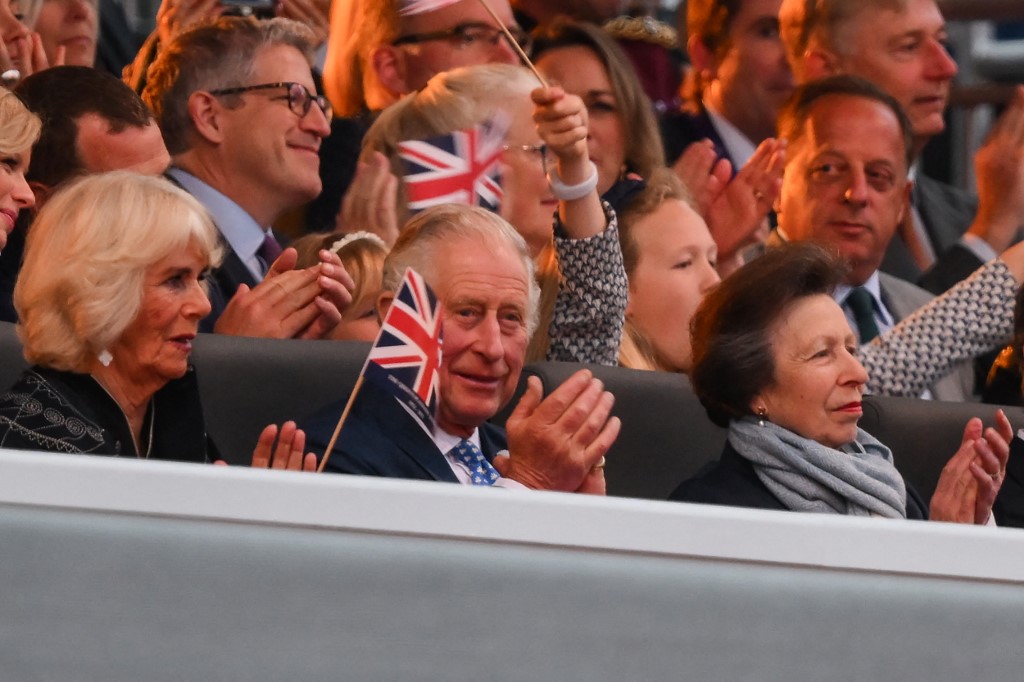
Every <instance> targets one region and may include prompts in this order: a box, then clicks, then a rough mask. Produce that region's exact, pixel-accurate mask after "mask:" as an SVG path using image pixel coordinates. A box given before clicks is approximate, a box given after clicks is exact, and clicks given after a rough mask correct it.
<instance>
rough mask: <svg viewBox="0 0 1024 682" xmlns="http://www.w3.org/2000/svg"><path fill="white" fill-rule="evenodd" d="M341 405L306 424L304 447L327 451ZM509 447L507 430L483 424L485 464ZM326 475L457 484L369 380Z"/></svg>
mask: <svg viewBox="0 0 1024 682" xmlns="http://www.w3.org/2000/svg"><path fill="white" fill-rule="evenodd" d="M344 407H345V404H344V403H343V402H337V403H334V404H331V405H328V406H327V407H325V408H323V409H322V410H320V411H318V412H317V413H316V414H314V415H312V416H310V417H308V418H306V419H304V420H302V421H301V422H300V423H299V428H301V429H303V430H305V432H306V448H307V450H312V451H313V452H316V453H317V454H318V455H319V454H320V453H322V452H323V451H324V450H325V449H326V448H327V443H328V442H330V439H331V434H333V433H334V427H335V425H336V424H337V423H338V418H339V417H340V416H341V412H342V410H343V409H344ZM505 447H506V441H505V431H504V430H503V429H501V428H500V427H497V426H494V425H492V424H487V423H484V424H481V425H480V449H481V451H482V452H483V454H484V456H485V457H486V458H487V461H488V462H490V461H492V460H493V459H494V455H495V454H497V453H498V452H499V451H501V450H504V449H505ZM324 471H331V472H334V473H342V474H359V475H363V476H383V477H386V478H406V479H413V480H421V481H446V482H448V483H458V482H459V480H458V479H457V478H456V477H455V472H453V471H452V468H451V466H449V464H448V460H446V459H445V458H444V455H443V454H442V453H441V451H440V450H438V448H437V445H435V444H434V441H433V440H432V439H431V438H430V436H428V435H427V434H426V433H425V432H424V431H423V429H421V428H420V427H419V425H418V424H416V422H415V421H413V419H412V417H410V416H409V413H408V412H406V411H405V408H403V407H402V406H401V405H400V404H399V403H398V401H397V400H396V399H395V398H394V397H393V396H392V395H391V394H389V393H387V392H386V391H383V390H381V389H379V388H377V387H376V386H374V385H373V384H371V383H369V382H366V383H364V384H363V386H362V388H361V389H360V395H359V398H357V399H356V402H355V404H354V405H353V406H352V409H351V411H350V412H349V415H348V418H347V419H346V421H345V426H344V428H343V429H342V432H341V435H340V436H339V437H338V442H337V443H336V444H335V446H334V450H333V451H332V452H331V456H330V459H328V461H327V466H326V467H325V468H324Z"/></svg>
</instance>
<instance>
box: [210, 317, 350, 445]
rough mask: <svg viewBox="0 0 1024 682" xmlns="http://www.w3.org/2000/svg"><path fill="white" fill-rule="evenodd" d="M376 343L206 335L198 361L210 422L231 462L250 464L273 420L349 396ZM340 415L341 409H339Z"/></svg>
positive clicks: (300, 414) (303, 413)
mask: <svg viewBox="0 0 1024 682" xmlns="http://www.w3.org/2000/svg"><path fill="white" fill-rule="evenodd" d="M369 348H370V344H368V343H362V342H353V341H297V340H291V339H288V340H278V339H255V338H246V337H237V336H222V335H219V334H200V335H199V338H198V339H197V340H196V343H195V351H194V353H193V355H192V361H193V363H194V364H195V367H196V374H197V376H198V377H199V390H200V392H201V395H202V401H203V413H204V415H205V416H206V428H207V431H208V433H209V434H210V436H211V437H212V438H213V441H214V443H215V444H216V445H217V448H218V449H219V450H220V454H221V456H222V457H223V458H224V459H225V460H226V461H227V462H228V463H230V464H248V463H249V461H250V460H251V458H252V450H253V447H255V445H256V439H257V438H258V437H259V434H260V431H262V430H263V427H265V426H266V425H267V424H271V423H274V424H280V423H282V422H285V421H287V420H289V419H292V420H297V419H300V418H301V417H304V416H306V415H307V414H309V413H310V412H313V411H315V410H317V409H318V408H320V407H322V406H324V405H326V404H328V403H332V402H335V401H338V400H343V399H346V398H348V396H349V394H350V393H351V392H352V387H353V386H354V385H355V382H356V379H357V378H358V376H359V371H360V370H361V369H362V367H363V362H364V361H365V360H366V354H367V352H368V351H369ZM339 416H340V415H339Z"/></svg>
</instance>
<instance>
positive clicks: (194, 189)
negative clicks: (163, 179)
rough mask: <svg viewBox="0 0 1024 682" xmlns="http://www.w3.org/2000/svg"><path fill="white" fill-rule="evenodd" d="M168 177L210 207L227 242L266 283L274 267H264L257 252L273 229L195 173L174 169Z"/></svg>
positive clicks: (169, 172) (257, 277) (253, 273)
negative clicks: (268, 268)
mask: <svg viewBox="0 0 1024 682" xmlns="http://www.w3.org/2000/svg"><path fill="white" fill-rule="evenodd" d="M167 174H168V175H170V176H171V177H172V178H174V179H175V180H176V181H177V182H178V183H180V184H181V186H182V187H184V188H185V190H186V191H187V192H188V193H189V194H191V195H192V196H194V197H195V198H196V199H197V200H198V201H199V203H201V204H202V205H203V206H205V207H206V210H207V211H209V212H210V215H211V216H213V222H214V223H215V224H216V225H217V229H218V230H220V233H221V235H222V236H223V237H224V240H225V241H226V242H227V243H228V245H229V246H230V247H231V249H232V250H233V251H234V252H235V254H236V255H237V256H238V257H239V258H240V259H241V261H242V262H243V263H245V266H246V267H247V268H248V269H249V272H251V273H252V276H253V277H254V278H255V279H256V281H257V282H258V281H260V280H262V279H263V276H264V275H266V274H267V267H268V266H269V265H270V263H264V262H263V259H262V258H260V257H259V256H258V255H256V252H257V251H259V249H260V247H261V246H262V245H263V240H264V239H266V236H267V235H268V234H273V232H271V230H270V228H267V227H263V226H261V225H260V224H259V223H257V222H256V221H255V220H254V219H253V217H252V216H251V215H249V214H248V213H246V211H245V209H243V208H242V207H241V206H239V205H238V204H236V203H235V202H234V201H232V200H231V199H229V198H228V197H227V196H225V195H224V194H221V193H220V192H219V191H217V190H216V189H214V188H213V187H211V186H210V185H208V184H206V183H205V182H203V181H202V180H200V179H199V178H197V177H196V176H194V175H192V174H191V173H189V172H187V171H184V170H182V169H180V168H175V167H173V166H172V167H171V168H169V169H167Z"/></svg>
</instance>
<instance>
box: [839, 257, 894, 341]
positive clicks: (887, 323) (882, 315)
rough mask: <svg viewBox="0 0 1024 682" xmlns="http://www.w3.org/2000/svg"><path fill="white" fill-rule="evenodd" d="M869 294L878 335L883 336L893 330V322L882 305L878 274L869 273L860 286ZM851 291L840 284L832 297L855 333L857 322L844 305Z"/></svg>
mask: <svg viewBox="0 0 1024 682" xmlns="http://www.w3.org/2000/svg"><path fill="white" fill-rule="evenodd" d="M861 286H862V287H863V288H864V289H865V290H867V292H868V293H869V294H871V303H872V308H873V309H874V313H875V324H876V325H877V326H878V333H879V334H884V333H885V332H887V331H888V330H890V329H892V328H893V325H895V322H894V321H893V318H892V314H891V313H890V312H889V310H888V309H887V308H886V307H885V304H884V303H882V285H881V283H880V282H879V280H878V272H877V271H875V272H873V273H871V277H868V281H866V282H864V284H862V285H861ZM851 291H853V287H851V286H850V285H848V284H840V285H839V286H837V287H836V290H835V293H833V294H832V297H833V298H834V299H835V301H836V303H838V304H839V305H840V307H842V309H843V313H844V314H845V315H846V320H847V321H848V322H849V323H850V328H851V329H853V330H854V331H855V332H856V330H857V321H856V318H855V317H854V315H853V311H852V310H850V307H849V306H847V305H846V299H847V297H848V296H849V295H850V292H851Z"/></svg>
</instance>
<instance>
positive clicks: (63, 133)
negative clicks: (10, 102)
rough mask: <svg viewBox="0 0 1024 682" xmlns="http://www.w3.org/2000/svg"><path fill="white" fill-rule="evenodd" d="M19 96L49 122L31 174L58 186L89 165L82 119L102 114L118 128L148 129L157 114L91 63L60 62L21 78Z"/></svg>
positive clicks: (34, 149) (116, 130) (34, 151)
mask: <svg viewBox="0 0 1024 682" xmlns="http://www.w3.org/2000/svg"><path fill="white" fill-rule="evenodd" d="M15 93H17V95H18V97H20V98H21V101H22V102H24V103H25V106H27V107H28V108H29V109H31V110H32V112H34V113H35V114H37V115H38V116H39V118H40V119H42V121H43V128H42V133H41V135H40V136H39V141H38V142H36V144H35V146H34V147H32V163H31V164H30V165H29V169H28V172H27V173H26V174H25V177H26V178H27V179H28V180H29V181H33V182H41V183H42V184H44V185H47V186H49V187H56V186H57V185H59V184H60V183H62V182H64V181H65V180H67V179H69V178H71V177H74V176H77V175H79V174H80V173H82V172H83V171H84V170H85V164H84V163H83V162H82V159H81V158H80V157H79V155H78V144H77V142H78V123H77V121H78V119H79V118H81V117H82V116H85V115H86V114H96V115H97V116H99V117H100V118H102V119H103V120H104V121H106V122H107V124H108V125H109V126H110V130H111V131H112V132H114V133H120V132H121V131H123V130H125V129H126V128H145V127H146V126H147V125H149V123H150V121H152V120H153V114H151V113H150V111H149V109H148V108H147V107H146V105H145V104H143V102H142V99H141V98H140V97H139V96H138V95H137V94H135V92H134V91H133V90H132V89H131V88H129V87H128V86H127V85H125V84H124V83H122V82H121V81H120V80H118V79H117V78H115V77H114V76H112V75H111V74H109V73H104V72H103V71H99V70H98V69H94V68H91V67H88V66H54V67H52V68H49V69H44V70H43V71H37V72H36V73H34V74H32V75H31V76H29V77H27V78H26V79H25V80H23V81H21V82H20V83H18V87H17V88H16V89H15Z"/></svg>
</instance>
